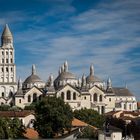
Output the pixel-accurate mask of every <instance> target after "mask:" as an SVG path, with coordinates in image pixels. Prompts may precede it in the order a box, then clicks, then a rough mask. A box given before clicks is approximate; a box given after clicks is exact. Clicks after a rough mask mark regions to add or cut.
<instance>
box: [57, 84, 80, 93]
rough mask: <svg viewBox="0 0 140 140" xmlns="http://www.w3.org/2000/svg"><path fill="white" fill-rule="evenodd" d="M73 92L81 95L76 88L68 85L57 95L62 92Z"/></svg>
mask: <svg viewBox="0 0 140 140" xmlns="http://www.w3.org/2000/svg"><path fill="white" fill-rule="evenodd" d="M68 90H69V91H71V92H76V93H78V94H81V93H80V92H79V91H78V90H77V89H76V88H74V87H72V86H71V85H69V84H67V85H65V86H64V87H62V88H61V89H60V90H59V91H57V94H59V93H61V92H66V91H68Z"/></svg>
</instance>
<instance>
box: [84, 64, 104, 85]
mask: <svg viewBox="0 0 140 140" xmlns="http://www.w3.org/2000/svg"><path fill="white" fill-rule="evenodd" d="M86 82H87V83H88V84H90V83H94V82H102V81H101V80H100V79H99V78H98V77H96V76H95V75H94V67H93V65H91V66H90V74H89V75H88V76H87V78H86Z"/></svg>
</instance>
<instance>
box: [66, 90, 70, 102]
mask: <svg viewBox="0 0 140 140" xmlns="http://www.w3.org/2000/svg"><path fill="white" fill-rule="evenodd" d="M67 100H71V93H70V91H69V90H68V91H67Z"/></svg>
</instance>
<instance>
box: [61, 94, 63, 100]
mask: <svg viewBox="0 0 140 140" xmlns="http://www.w3.org/2000/svg"><path fill="white" fill-rule="evenodd" d="M61 98H62V99H63V100H64V92H61Z"/></svg>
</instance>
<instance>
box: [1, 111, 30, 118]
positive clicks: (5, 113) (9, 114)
mask: <svg viewBox="0 0 140 140" xmlns="http://www.w3.org/2000/svg"><path fill="white" fill-rule="evenodd" d="M30 114H33V111H28V110H23V111H0V117H26V116H28V115H30Z"/></svg>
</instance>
